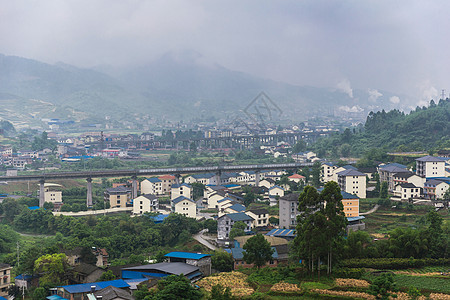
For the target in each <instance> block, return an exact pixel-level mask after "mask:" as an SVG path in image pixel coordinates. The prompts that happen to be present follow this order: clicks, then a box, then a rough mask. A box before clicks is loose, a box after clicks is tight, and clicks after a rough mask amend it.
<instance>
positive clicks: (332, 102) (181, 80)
mask: <svg viewBox="0 0 450 300" xmlns="http://www.w3.org/2000/svg"><path fill="white" fill-rule="evenodd" d="M299 71H300V70H299ZM261 91H264V92H265V93H266V94H267V95H268V96H269V97H270V98H271V99H272V101H273V102H274V103H276V105H277V106H278V107H279V108H280V110H281V111H282V112H283V117H284V118H288V119H291V120H294V121H295V120H301V119H306V118H307V117H308V116H312V115H317V114H319V115H323V114H338V115H339V114H348V113H350V114H352V113H353V114H360V115H367V113H368V112H369V111H371V110H375V111H376V110H379V109H381V108H384V109H391V108H402V107H401V106H400V103H399V102H400V101H399V100H400V98H398V97H397V96H395V95H393V94H391V93H389V92H385V91H377V90H366V91H364V90H357V89H351V88H350V87H349V86H348V85H346V84H345V82H343V83H342V84H341V85H339V86H338V87H336V88H318V87H309V86H295V85H291V84H286V83H283V82H276V81H273V80H267V79H263V78H258V77H255V76H252V75H249V74H245V73H242V72H236V71H232V70H228V69H226V68H224V67H222V66H220V65H218V64H215V63H214V62H210V61H208V60H207V59H205V58H204V57H203V56H202V55H200V54H198V53H196V52H192V51H184V52H179V53H174V52H170V53H166V54H165V55H163V56H161V57H160V58H159V59H157V60H155V61H152V62H150V63H147V64H143V65H139V66H134V67H126V68H113V67H110V66H101V67H97V68H94V69H82V68H78V67H75V66H71V65H67V64H64V63H57V64H54V65H50V64H46V63H43V62H39V61H36V60H31V59H26V58H20V57H15V56H5V55H0V95H2V97H0V101H1V102H2V103H3V104H4V105H7V107H8V111H14V110H17V109H18V108H22V111H21V112H22V113H23V114H26V115H28V117H30V114H32V117H33V118H42V117H53V118H78V119H82V118H83V117H86V118H87V117H100V118H102V117H104V116H106V115H108V116H110V117H111V118H113V119H123V118H128V117H129V116H130V115H131V114H148V115H150V116H152V117H158V116H164V117H166V118H168V119H172V120H180V119H185V120H189V119H191V118H192V117H196V116H199V115H213V116H216V117H219V118H221V117H226V118H232V117H235V116H238V115H239V114H242V112H241V111H242V110H243V109H244V108H245V107H246V106H247V104H248V103H250V102H251V101H252V100H253V99H254V98H255V97H256V96H257V95H258V94H259V93H260V92H261ZM401 97H404V96H401ZM14 104H15V105H16V106H15V105H14ZM25 104H26V105H25ZM44 104H45V105H47V106H49V107H46V108H42V105H44ZM33 105H36V107H33ZM3 107H4V109H5V107H6V106H3ZM24 107H26V108H27V109H25V110H24V109H23V108H24ZM39 107H40V108H39ZM75 115H76V116H75ZM2 116H3V117H5V116H4V112H2Z"/></svg>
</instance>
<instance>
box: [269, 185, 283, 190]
mask: <svg viewBox="0 0 450 300" xmlns="http://www.w3.org/2000/svg"><path fill="white" fill-rule="evenodd" d="M275 188H278V189H282V190H283V191H284V189H283V188H282V187H281V186H278V185H274V186H273V187H271V188H270V189H269V191H270V190H272V189H275Z"/></svg>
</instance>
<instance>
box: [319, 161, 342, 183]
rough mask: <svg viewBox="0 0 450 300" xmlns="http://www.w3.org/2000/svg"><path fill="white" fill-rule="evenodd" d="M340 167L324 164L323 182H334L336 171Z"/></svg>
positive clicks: (322, 169) (322, 170) (322, 171)
mask: <svg viewBox="0 0 450 300" xmlns="http://www.w3.org/2000/svg"><path fill="white" fill-rule="evenodd" d="M337 168H338V167H337V166H335V165H333V164H332V163H329V162H326V163H323V164H322V168H321V180H322V182H323V183H327V182H329V181H332V180H333V175H334V171H335V170H336V169H337Z"/></svg>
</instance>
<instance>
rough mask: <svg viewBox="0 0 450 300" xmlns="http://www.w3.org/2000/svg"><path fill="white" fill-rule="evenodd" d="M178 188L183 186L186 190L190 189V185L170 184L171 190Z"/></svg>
mask: <svg viewBox="0 0 450 300" xmlns="http://www.w3.org/2000/svg"><path fill="white" fill-rule="evenodd" d="M180 186H185V187H187V188H190V189H192V185H190V184H187V183H181V184H172V188H173V189H177V188H179V187H180Z"/></svg>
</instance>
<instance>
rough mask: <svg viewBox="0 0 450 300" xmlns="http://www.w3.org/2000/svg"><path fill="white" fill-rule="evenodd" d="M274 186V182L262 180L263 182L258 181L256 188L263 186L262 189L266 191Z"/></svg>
mask: <svg viewBox="0 0 450 300" xmlns="http://www.w3.org/2000/svg"><path fill="white" fill-rule="evenodd" d="M274 185H275V180H273V179H272V178H264V179H263V180H260V181H259V185H258V186H263V187H265V188H267V189H270V188H271V187H273V186H274Z"/></svg>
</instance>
